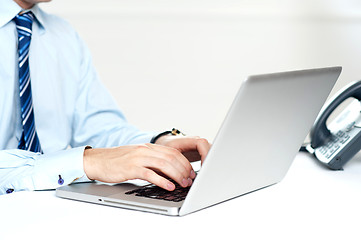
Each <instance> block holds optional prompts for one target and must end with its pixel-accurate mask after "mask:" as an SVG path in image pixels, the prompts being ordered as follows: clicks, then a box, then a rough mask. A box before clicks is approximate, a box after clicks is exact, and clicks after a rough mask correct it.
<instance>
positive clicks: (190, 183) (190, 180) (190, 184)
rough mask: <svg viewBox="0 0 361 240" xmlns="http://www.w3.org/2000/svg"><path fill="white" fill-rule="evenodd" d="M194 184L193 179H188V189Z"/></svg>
mask: <svg viewBox="0 0 361 240" xmlns="http://www.w3.org/2000/svg"><path fill="white" fill-rule="evenodd" d="M192 183H193V181H192V179H190V178H188V187H190V186H192Z"/></svg>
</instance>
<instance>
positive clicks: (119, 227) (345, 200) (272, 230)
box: [0, 153, 361, 240]
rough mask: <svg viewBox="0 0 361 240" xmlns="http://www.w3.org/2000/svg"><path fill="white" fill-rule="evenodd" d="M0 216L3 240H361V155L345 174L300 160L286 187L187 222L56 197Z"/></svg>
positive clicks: (20, 202) (19, 198)
mask: <svg viewBox="0 0 361 240" xmlns="http://www.w3.org/2000/svg"><path fill="white" fill-rule="evenodd" d="M0 214H1V215H0V216H1V218H0V223H1V224H0V239H28V238H30V239H63V240H65V239H107V238H112V239H114V238H115V239H166V238H168V237H166V236H167V235H168V234H171V233H174V237H173V239H195V238H199V239H277V240H279V239H302V240H305V239H361V233H360V231H359V229H360V225H361V222H360V220H359V219H360V218H361V155H360V154H359V155H358V156H356V158H355V159H353V160H352V162H350V163H349V164H348V165H347V166H346V169H345V171H330V170H327V169H325V168H323V167H321V166H320V165H319V164H317V163H316V162H315V161H314V160H313V159H311V157H309V156H308V155H306V154H305V153H300V154H298V156H297V157H296V159H295V162H294V163H293V165H292V167H291V169H290V171H289V172H288V174H287V176H286V178H285V179H284V180H283V181H282V182H281V183H279V184H277V185H275V186H272V187H269V188H266V189H263V190H261V191H257V192H254V193H251V194H248V195H245V196H242V197H239V198H236V199H233V200H231V201H228V202H225V203H222V204H219V205H216V206H213V207H210V208H208V209H204V210H202V211H199V212H196V213H193V214H190V215H188V216H185V217H168V216H162V215H156V214H150V213H143V212H137V211H130V210H124V209H120V208H113V207H106V206H100V205H94V204H89V203H82V202H77V201H71V200H65V199H60V198H57V197H55V192H54V191H46V192H20V193H13V194H9V195H4V196H0ZM169 239H171V238H169Z"/></svg>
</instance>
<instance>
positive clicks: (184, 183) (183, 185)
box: [182, 178, 188, 187]
mask: <svg viewBox="0 0 361 240" xmlns="http://www.w3.org/2000/svg"><path fill="white" fill-rule="evenodd" d="M182 187H188V180H187V179H185V178H183V180H182Z"/></svg>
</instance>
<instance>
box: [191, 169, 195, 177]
mask: <svg viewBox="0 0 361 240" xmlns="http://www.w3.org/2000/svg"><path fill="white" fill-rule="evenodd" d="M190 176H191V178H192V179H195V178H196V173H195V172H194V170H193V169H192V171H191V174H190Z"/></svg>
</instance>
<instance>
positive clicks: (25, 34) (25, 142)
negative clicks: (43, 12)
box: [14, 12, 42, 152]
mask: <svg viewBox="0 0 361 240" xmlns="http://www.w3.org/2000/svg"><path fill="white" fill-rule="evenodd" d="M33 20H34V15H33V13H32V12H26V13H22V12H21V13H19V14H18V15H17V16H16V17H15V18H14V21H15V23H16V29H17V32H18V53H19V87H20V104H21V119H22V123H23V133H22V135H21V139H20V142H19V146H18V148H19V149H23V150H28V151H32V152H42V150H41V146H40V142H39V138H38V135H37V133H36V129H35V119H34V109H33V101H32V96H31V83H30V72H29V46H30V41H31V31H32V25H33Z"/></svg>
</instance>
